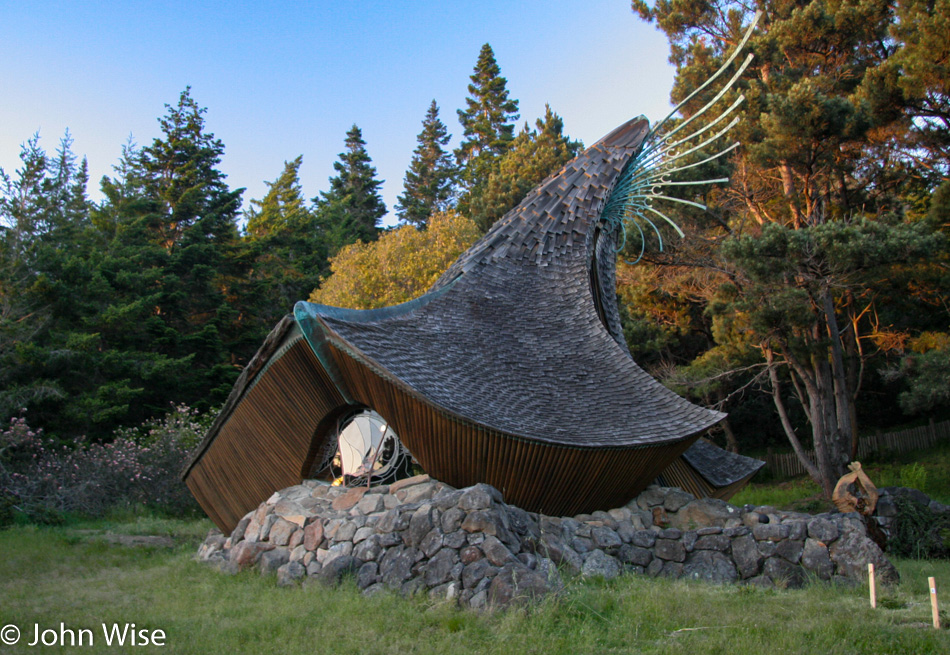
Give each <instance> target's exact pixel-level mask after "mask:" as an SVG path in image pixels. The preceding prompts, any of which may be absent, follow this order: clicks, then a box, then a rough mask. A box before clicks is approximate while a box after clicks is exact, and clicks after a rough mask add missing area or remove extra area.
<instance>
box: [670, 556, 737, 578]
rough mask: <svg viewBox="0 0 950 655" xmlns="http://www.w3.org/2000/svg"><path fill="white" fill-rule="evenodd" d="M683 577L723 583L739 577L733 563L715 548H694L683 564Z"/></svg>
mask: <svg viewBox="0 0 950 655" xmlns="http://www.w3.org/2000/svg"><path fill="white" fill-rule="evenodd" d="M683 577H684V578H689V579H692V580H705V581H707V582H715V583H717V584H723V583H726V582H735V581H736V580H738V579H739V574H738V572H737V571H736V566H735V564H733V563H732V561H731V560H730V559H729V558H728V557H726V556H725V555H723V554H722V553H721V552H719V551H717V550H696V551H695V552H693V553H690V555H689V557H687V558H686V563H685V564H684V565H683Z"/></svg>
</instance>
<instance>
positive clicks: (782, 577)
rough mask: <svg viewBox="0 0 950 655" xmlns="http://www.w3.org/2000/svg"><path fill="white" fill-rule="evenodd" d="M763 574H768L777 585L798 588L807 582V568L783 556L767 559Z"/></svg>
mask: <svg viewBox="0 0 950 655" xmlns="http://www.w3.org/2000/svg"><path fill="white" fill-rule="evenodd" d="M762 574H763V575H767V576H768V577H769V579H770V580H771V581H772V583H773V584H774V585H775V586H776V587H781V588H785V589H798V588H799V587H801V586H802V585H804V584H805V570H804V569H802V567H800V566H798V565H796V564H792V563H790V562H788V561H787V560H784V559H782V558H781V557H770V558H768V559H767V560H765V565H764V566H763V567H762Z"/></svg>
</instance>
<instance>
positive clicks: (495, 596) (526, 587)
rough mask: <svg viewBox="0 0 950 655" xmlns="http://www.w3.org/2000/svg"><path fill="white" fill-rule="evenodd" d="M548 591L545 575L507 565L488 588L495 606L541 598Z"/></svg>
mask: <svg viewBox="0 0 950 655" xmlns="http://www.w3.org/2000/svg"><path fill="white" fill-rule="evenodd" d="M548 591H549V589H548V585H547V580H546V579H545V578H544V576H543V575H541V574H539V573H536V572H534V571H530V570H528V569H525V568H521V567H518V568H516V567H513V566H511V567H509V566H506V567H505V568H503V569H502V570H501V571H500V572H499V573H498V575H496V576H495V577H494V578H493V579H492V581H491V585H490V586H489V588H488V602H489V603H490V604H491V605H492V606H493V607H503V606H505V605H508V604H510V603H518V602H523V601H526V600H529V599H533V598H540V597H541V596H544V595H545V594H547V593H548ZM476 596H477V594H476ZM473 600H474V597H473Z"/></svg>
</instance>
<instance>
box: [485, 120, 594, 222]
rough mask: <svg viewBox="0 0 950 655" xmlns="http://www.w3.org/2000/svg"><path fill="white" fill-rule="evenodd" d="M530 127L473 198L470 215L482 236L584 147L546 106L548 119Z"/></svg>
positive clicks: (502, 158)
mask: <svg viewBox="0 0 950 655" xmlns="http://www.w3.org/2000/svg"><path fill="white" fill-rule="evenodd" d="M535 127H536V129H535V130H530V129H529V128H528V125H527V123H526V124H525V126H524V129H523V130H522V131H521V132H520V133H519V134H518V136H517V137H515V140H514V141H512V144H511V148H510V149H509V150H508V152H506V153H505V154H504V155H502V156H501V157H500V158H499V159H498V161H497V163H496V165H495V166H494V167H493V168H492V170H491V172H490V173H489V175H488V178H487V179H486V180H485V181H484V183H483V184H480V185H478V186H477V187H475V189H473V191H472V192H471V193H470V194H469V203H468V204H469V215H470V216H471V218H472V220H474V221H475V224H476V225H478V228H479V229H480V230H481V231H482V232H487V231H488V229H489V228H490V227H491V226H492V225H493V224H494V223H495V221H497V220H498V219H499V218H501V217H502V216H504V215H505V214H506V213H507V212H508V211H509V210H510V209H512V208H514V207H517V206H518V203H520V202H521V200H522V199H523V198H524V197H525V196H526V195H527V194H528V192H529V191H531V189H533V188H534V187H536V186H537V185H538V184H540V183H541V182H542V181H543V180H544V179H545V178H546V177H548V176H549V175H552V174H553V173H556V172H557V171H558V170H560V169H561V167H562V166H563V165H564V164H566V163H567V162H568V161H570V160H571V159H573V158H574V156H575V155H576V154H577V152H578V151H579V150H580V149H581V147H582V145H581V143H580V142H578V141H571V140H570V139H569V138H568V137H567V136H565V135H564V121H563V120H561V117H560V116H558V115H557V114H556V113H554V112H553V111H552V110H551V107H550V106H547V105H546V106H545V114H544V118H539V119H538V120H537V121H536V122H535Z"/></svg>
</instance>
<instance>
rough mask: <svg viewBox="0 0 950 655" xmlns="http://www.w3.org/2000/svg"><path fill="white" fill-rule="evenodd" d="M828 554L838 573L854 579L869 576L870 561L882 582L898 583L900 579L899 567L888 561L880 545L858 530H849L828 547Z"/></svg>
mask: <svg viewBox="0 0 950 655" xmlns="http://www.w3.org/2000/svg"><path fill="white" fill-rule="evenodd" d="M828 554H829V555H830V556H831V561H833V562H834V563H835V567H836V569H837V573H838V574H840V575H845V576H847V577H849V578H851V579H853V580H863V579H864V578H865V576H867V571H868V563H873V564H874V571H875V573H876V574H877V578H878V580H879V581H880V582H882V583H883V584H896V583H897V582H899V581H900V574H899V573H898V572H897V569H896V568H894V565H893V564H891V563H890V562H889V561H887V558H885V557H884V553H883V552H881V549H880V548H879V547H878V545H877V544H875V543H874V542H873V541H871V540H870V539H869V538H868V537H867V536H866V535H863V534H860V533H859V532H857V531H854V532H849V533H848V534H846V535H844V536H842V537H841V538H839V539H838V540H837V541H835V542H834V543H833V544H832V545H831V546H829V547H828Z"/></svg>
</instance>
